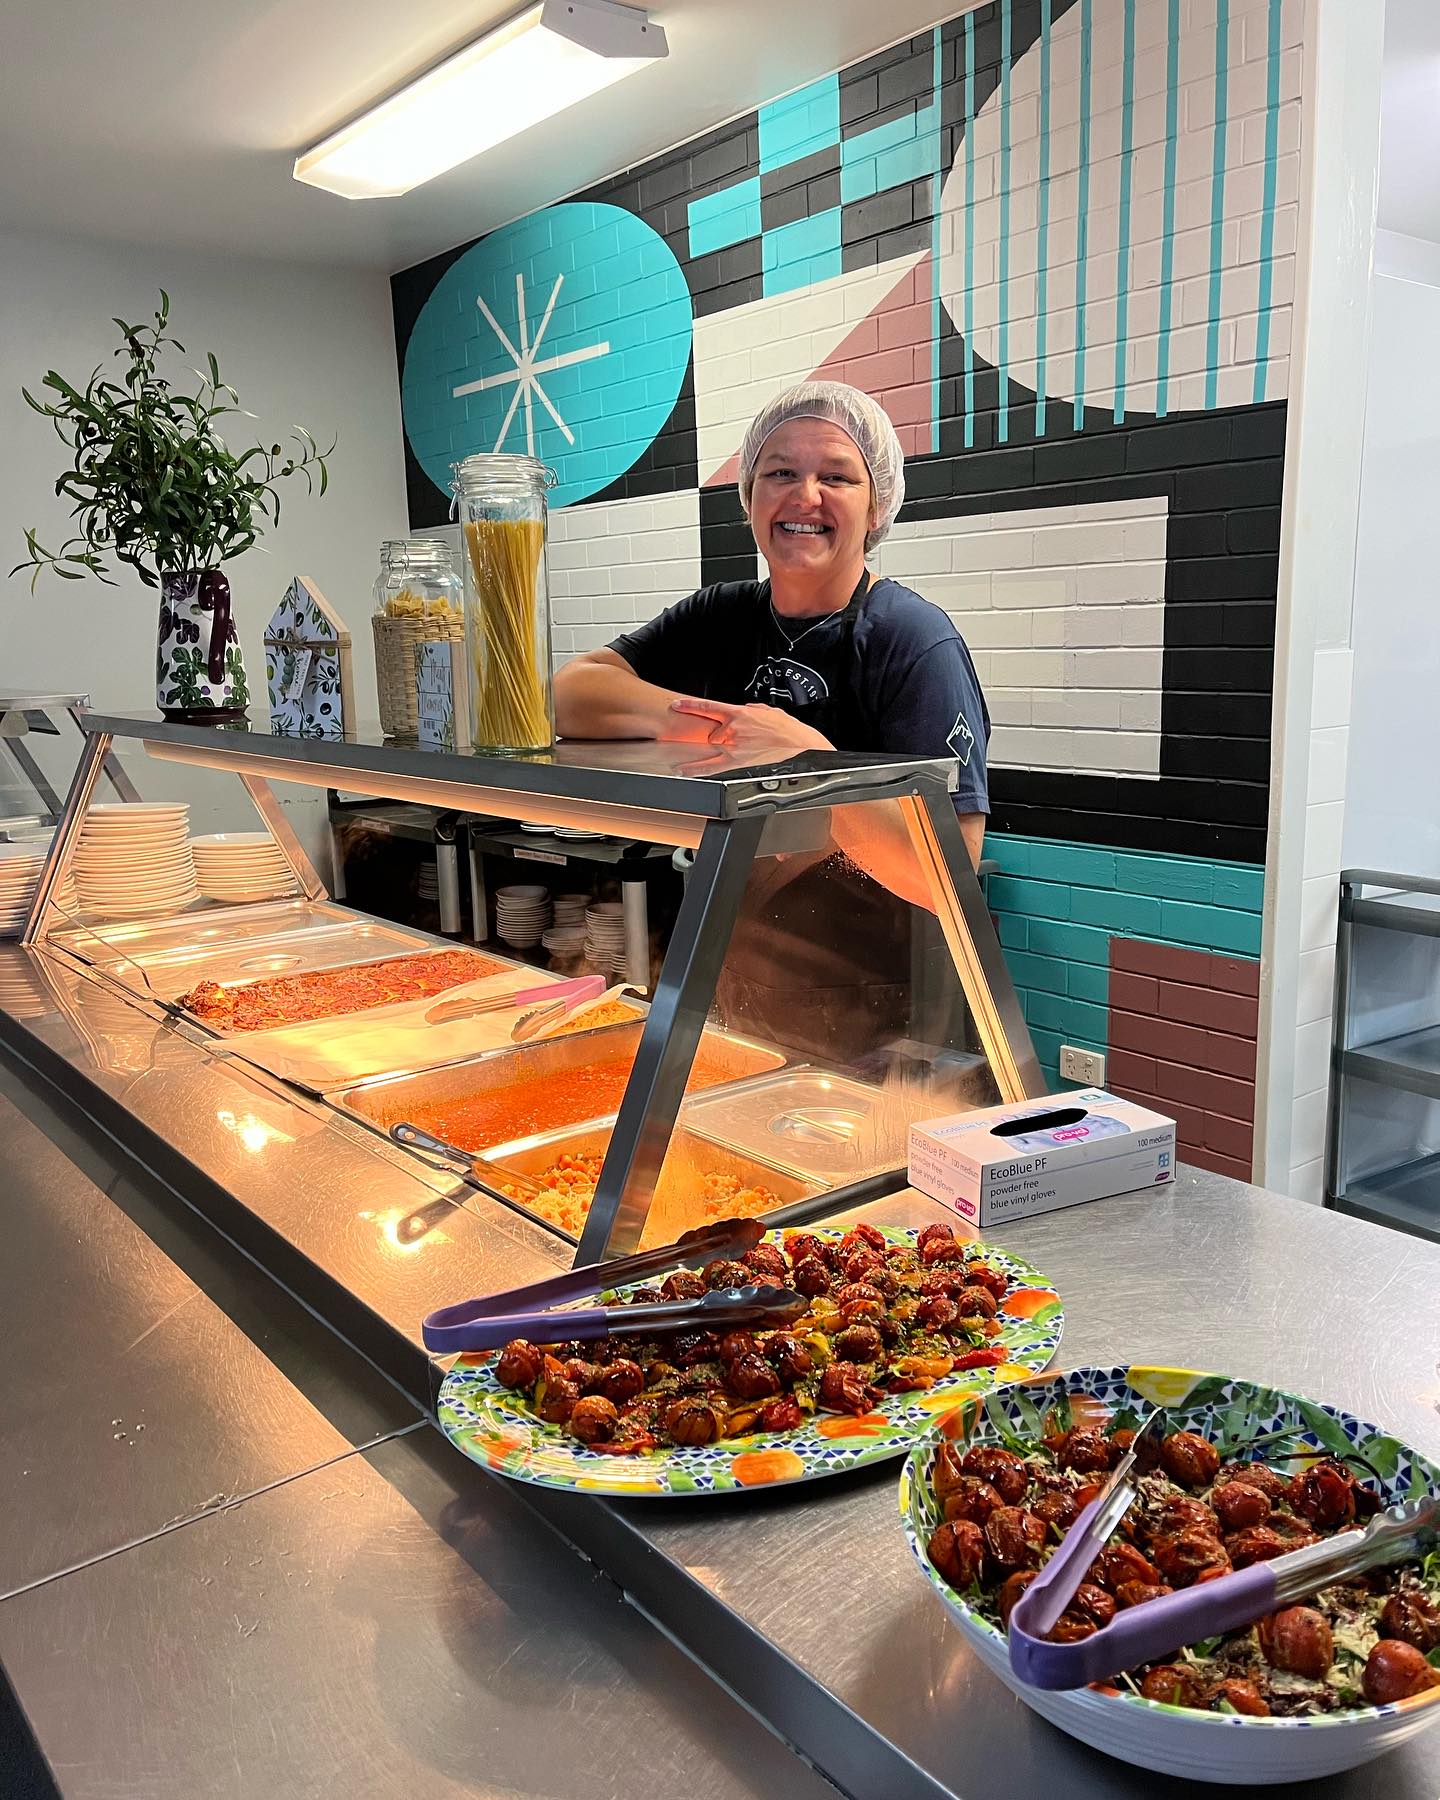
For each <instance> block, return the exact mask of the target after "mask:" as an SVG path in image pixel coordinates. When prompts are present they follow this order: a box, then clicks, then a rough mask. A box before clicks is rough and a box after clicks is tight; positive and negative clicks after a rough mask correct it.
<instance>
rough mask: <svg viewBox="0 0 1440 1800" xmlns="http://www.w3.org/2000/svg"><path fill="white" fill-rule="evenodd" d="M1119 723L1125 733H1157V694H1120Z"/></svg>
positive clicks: (1158, 720) (1158, 700) (1158, 698)
mask: <svg viewBox="0 0 1440 1800" xmlns="http://www.w3.org/2000/svg"><path fill="white" fill-rule="evenodd" d="M1120 723H1121V725H1122V726H1123V728H1124V729H1125V730H1126V731H1158V730H1159V729H1160V696H1159V694H1158V693H1153V692H1152V693H1148V694H1121V696H1120Z"/></svg>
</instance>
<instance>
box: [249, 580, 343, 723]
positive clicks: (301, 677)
mask: <svg viewBox="0 0 1440 1800" xmlns="http://www.w3.org/2000/svg"><path fill="white" fill-rule="evenodd" d="M265 681H266V685H267V687H268V688H269V692H270V729H271V731H272V732H274V733H275V734H276V735H277V736H280V737H320V738H326V737H334V738H338V737H341V736H343V735H344V734H345V733H346V732H349V731H353V730H354V728H355V674H354V670H353V668H352V666H351V661H350V633H349V632H348V631H347V630H346V629H345V627H344V625H343V624H342V622H341V620H340V615H339V614H338V613H337V612H336V611H335V609H334V608H333V607H332V606H331V605H330V603H329V601H328V600H327V599H326V598H325V596H324V595H323V594H322V593H321V592H320V590H319V588H318V587H316V585H315V583H314V582H313V581H311V580H310V578H309V577H308V576H306V575H297V576H296V577H295V579H294V580H293V581H292V582H291V583H290V586H289V588H288V589H287V590H286V593H285V598H284V599H283V600H282V601H281V602H280V604H279V605H278V606H277V607H276V608H275V611H274V612H273V613H272V614H271V617H270V623H269V624H268V625H267V626H266V627H265Z"/></svg>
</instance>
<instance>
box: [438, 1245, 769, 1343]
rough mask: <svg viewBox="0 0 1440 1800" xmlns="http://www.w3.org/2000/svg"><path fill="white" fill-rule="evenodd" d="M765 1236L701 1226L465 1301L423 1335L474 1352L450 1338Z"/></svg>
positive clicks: (742, 1248)
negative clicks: (470, 1328)
mask: <svg viewBox="0 0 1440 1800" xmlns="http://www.w3.org/2000/svg"><path fill="white" fill-rule="evenodd" d="M764 1235H765V1227H764V1226H763V1225H762V1224H761V1223H760V1221H759V1220H758V1219H721V1220H720V1221H719V1222H718V1223H716V1224H714V1225H701V1226H698V1227H697V1228H696V1229H695V1230H694V1231H687V1232H686V1233H685V1234H684V1236H683V1237H680V1238H677V1239H676V1241H675V1242H674V1243H673V1244H662V1245H660V1246H659V1247H658V1248H657V1249H654V1250H641V1251H640V1252H638V1253H637V1254H636V1255H634V1256H622V1257H620V1258H619V1259H618V1260H617V1261H613V1262H605V1263H589V1264H587V1265H585V1266H584V1267H583V1268H579V1269H571V1270H569V1271H568V1273H566V1274H564V1275H553V1276H551V1277H550V1278H549V1279H548V1280H546V1281H536V1282H531V1283H530V1284H529V1286H527V1287H519V1288H511V1289H510V1290H509V1291H508V1292H507V1293H503V1294H491V1295H488V1296H483V1297H480V1298H477V1299H474V1300H462V1301H461V1302H460V1303H459V1304H458V1305H457V1306H442V1307H441V1308H440V1309H439V1310H438V1311H437V1312H433V1313H431V1314H430V1316H429V1317H428V1318H427V1319H426V1320H425V1323H424V1325H423V1327H422V1336H423V1338H424V1341H425V1345H426V1348H427V1349H430V1350H459V1349H465V1348H469V1347H470V1346H469V1345H462V1344H460V1343H457V1342H455V1341H453V1339H452V1338H451V1337H450V1336H449V1335H448V1334H450V1333H452V1332H455V1331H457V1330H459V1329H461V1328H463V1327H465V1326H467V1325H472V1324H476V1323H478V1322H479V1321H481V1320H485V1319H496V1318H504V1317H508V1316H511V1315H514V1314H516V1313H517V1312H518V1313H528V1311H529V1310H530V1309H531V1308H536V1307H539V1308H548V1307H552V1306H560V1305H563V1304H564V1302H565V1301H567V1300H583V1299H584V1298H585V1297H586V1296H587V1295H589V1294H602V1293H604V1292H605V1290H606V1289H607V1288H612V1287H620V1286H622V1285H624V1284H626V1283H628V1282H634V1281H643V1280H644V1279H645V1277H646V1276H647V1275H659V1274H661V1273H662V1272H668V1271H669V1270H671V1269H699V1268H703V1267H704V1266H705V1264H706V1263H708V1262H713V1261H714V1260H715V1259H716V1258H717V1257H725V1258H731V1257H739V1256H743V1255H744V1254H745V1253H746V1252H747V1251H749V1250H753V1249H754V1248H755V1246H756V1245H757V1244H758V1243H759V1242H760V1240H761V1238H762V1237H764ZM601 1310H603V1309H601ZM442 1334H443V1335H442ZM519 1335H520V1334H519V1333H518V1332H514V1331H512V1332H510V1333H509V1336H510V1337H517V1336H519ZM571 1335H573V1334H571ZM562 1341H563V1340H562Z"/></svg>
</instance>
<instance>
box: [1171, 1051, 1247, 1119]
mask: <svg viewBox="0 0 1440 1800" xmlns="http://www.w3.org/2000/svg"><path fill="white" fill-rule="evenodd" d="M1155 1092H1156V1094H1158V1095H1159V1096H1161V1098H1163V1099H1165V1100H1173V1101H1175V1102H1176V1103H1177V1104H1178V1105H1181V1106H1198V1107H1200V1108H1201V1109H1202V1110H1203V1111H1205V1112H1213V1113H1223V1114H1224V1116H1225V1117H1226V1118H1227V1119H1253V1118H1254V1117H1255V1084H1254V1082H1251V1081H1235V1080H1233V1079H1232V1078H1231V1077H1230V1076H1228V1075H1214V1074H1212V1073H1211V1072H1210V1071H1209V1070H1208V1069H1186V1068H1182V1067H1181V1066H1180V1065H1179V1064H1178V1063H1170V1062H1162V1061H1160V1059H1159V1058H1157V1059H1156V1062H1155Z"/></svg>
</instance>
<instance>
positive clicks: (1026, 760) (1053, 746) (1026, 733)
mask: <svg viewBox="0 0 1440 1800" xmlns="http://www.w3.org/2000/svg"><path fill="white" fill-rule="evenodd" d="M1074 736H1075V734H1074V733H1073V732H1070V731H1042V730H1038V729H1036V728H1034V727H1030V726H1024V725H1016V726H1007V727H1006V728H1005V730H1004V731H1003V732H996V733H995V737H994V738H993V739H992V740H991V747H990V760H991V761H992V762H994V763H997V764H999V765H1002V766H1005V767H1009V768H1016V769H1068V768H1072V767H1073V766H1074V762H1075V746H1074ZM996 740H998V748H997V744H996Z"/></svg>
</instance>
